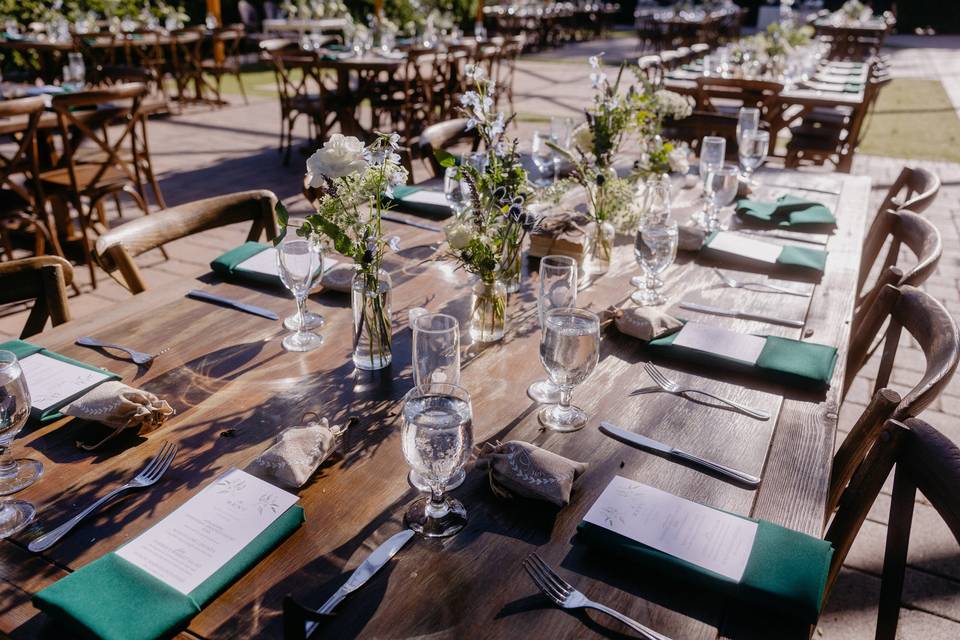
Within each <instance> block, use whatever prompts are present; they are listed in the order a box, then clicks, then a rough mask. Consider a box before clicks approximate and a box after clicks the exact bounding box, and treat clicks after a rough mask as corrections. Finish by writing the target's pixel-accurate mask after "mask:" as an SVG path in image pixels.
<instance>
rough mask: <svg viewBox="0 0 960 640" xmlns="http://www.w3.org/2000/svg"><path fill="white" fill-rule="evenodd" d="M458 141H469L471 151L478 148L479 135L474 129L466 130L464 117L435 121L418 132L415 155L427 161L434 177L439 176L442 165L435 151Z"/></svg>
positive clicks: (441, 171) (449, 146) (441, 174)
mask: <svg viewBox="0 0 960 640" xmlns="http://www.w3.org/2000/svg"><path fill="white" fill-rule="evenodd" d="M460 143H469V145H470V150H471V151H476V150H477V149H479V148H480V136H479V135H478V134H477V131H476V129H471V130H470V131H467V120H466V118H455V119H453V120H447V121H446V122H437V123H436V124H432V125H430V126H429V127H427V128H426V129H424V130H423V131H422V132H421V133H420V138H419V139H418V141H417V147H416V148H417V154H416V155H417V157H418V158H422V159H423V160H424V161H425V162H426V163H427V166H428V167H429V168H430V171H431V173H432V174H433V177H434V178H440V177H443V174H444V167H443V166H441V165H440V161H439V160H437V157H436V153H435V152H436V151H438V150H440V149H449V148H451V147H453V146H455V145H457V144H460Z"/></svg>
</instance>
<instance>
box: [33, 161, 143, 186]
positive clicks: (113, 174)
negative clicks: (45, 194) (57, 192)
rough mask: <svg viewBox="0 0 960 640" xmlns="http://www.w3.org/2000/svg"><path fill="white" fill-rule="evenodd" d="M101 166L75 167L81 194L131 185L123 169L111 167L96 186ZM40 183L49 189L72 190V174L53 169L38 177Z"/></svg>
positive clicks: (83, 165) (82, 165) (65, 170)
mask: <svg viewBox="0 0 960 640" xmlns="http://www.w3.org/2000/svg"><path fill="white" fill-rule="evenodd" d="M100 167H101V165H99V164H79V165H77V166H76V167H75V169H76V171H75V173H76V176H77V187H78V188H79V189H80V191H81V192H86V191H88V190H91V189H93V190H96V191H104V190H111V189H116V188H120V187H123V186H125V185H127V184H131V180H130V176H128V175H127V174H126V172H124V171H123V170H122V169H118V168H117V167H109V168H107V170H106V171H104V173H103V175H102V176H101V177H100V178H99V179H98V180H97V182H96V184H92V181H93V180H94V178H95V177H96V175H97V172H98V171H99V170H100ZM38 177H39V178H40V182H42V183H43V184H44V185H45V186H47V187H52V188H55V189H71V188H72V185H71V183H70V173H69V171H68V170H67V169H53V170H51V171H44V172H41V173H40V175H39V176H38Z"/></svg>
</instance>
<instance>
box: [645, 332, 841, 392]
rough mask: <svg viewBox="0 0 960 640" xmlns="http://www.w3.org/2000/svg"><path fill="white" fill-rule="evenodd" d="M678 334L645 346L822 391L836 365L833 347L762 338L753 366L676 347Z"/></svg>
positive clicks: (678, 356) (778, 338) (695, 360)
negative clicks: (762, 342)
mask: <svg viewBox="0 0 960 640" xmlns="http://www.w3.org/2000/svg"><path fill="white" fill-rule="evenodd" d="M677 335H679V332H676V333H672V334H670V335H668V336H663V337H662V338H655V339H653V340H651V341H650V342H648V343H647V346H648V347H649V348H651V349H653V350H654V351H656V352H660V353H664V354H667V355H671V356H675V357H677V358H680V359H683V360H689V361H692V362H695V363H698V364H703V365H706V366H721V367H726V368H728V369H735V370H741V371H747V372H750V373H755V374H757V375H758V376H762V377H764V378H772V379H774V380H777V381H778V382H782V383H784V384H788V385H793V386H798V387H805V388H813V389H823V388H826V387H829V386H830V380H831V378H833V368H834V367H835V366H836V364H837V350H836V348H834V347H830V346H827V345H825V344H817V343H815V342H803V341H801V340H792V339H790V338H780V337H778V336H764V340H765V344H764V345H763V349H762V350H761V351H760V356H759V357H758V358H757V363H756V364H755V365H747V364H744V362H742V361H740V360H734V359H731V358H726V357H724V356H719V355H717V354H714V353H707V352H705V351H699V350H696V349H688V348H686V347H681V346H675V345H674V344H673V341H674V340H676V339H677Z"/></svg>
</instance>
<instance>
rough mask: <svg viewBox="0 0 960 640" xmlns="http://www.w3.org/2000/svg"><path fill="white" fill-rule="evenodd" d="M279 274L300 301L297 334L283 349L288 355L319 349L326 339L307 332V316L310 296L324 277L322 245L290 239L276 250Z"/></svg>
mask: <svg viewBox="0 0 960 640" xmlns="http://www.w3.org/2000/svg"><path fill="white" fill-rule="evenodd" d="M277 270H278V271H279V273H280V281H281V282H283V285H284V286H285V287H286V288H287V289H289V290H290V292H291V293H293V296H294V298H296V300H297V321H296V325H295V332H294V333H292V334H290V335H288V336H287V337H285V338H284V339H283V348H284V349H286V350H287V351H310V350H311V349H316V348H317V347H319V346H320V345H321V344H323V337H322V336H320V335H318V334H316V333H313V332H311V331H309V330H308V329H307V322H306V319H305V317H304V315H305V312H306V301H307V295H309V293H310V289H312V288H313V285H314V283H315V282H316V281H317V279H318V278H319V277H320V276H321V275H322V274H323V250H322V248H321V246H320V243H318V242H315V241H313V240H307V239H304V238H300V237H298V236H293V237H290V236H287V238H285V239H284V240H283V242H281V243H280V246H279V247H277ZM321 323H322V319H321Z"/></svg>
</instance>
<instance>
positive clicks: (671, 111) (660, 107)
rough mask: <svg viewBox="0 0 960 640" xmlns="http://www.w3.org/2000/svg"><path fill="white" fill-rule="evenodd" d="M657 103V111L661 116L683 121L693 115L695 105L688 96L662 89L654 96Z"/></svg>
mask: <svg viewBox="0 0 960 640" xmlns="http://www.w3.org/2000/svg"><path fill="white" fill-rule="evenodd" d="M653 95H654V99H655V100H656V102H657V111H658V112H659V113H660V115H661V116H666V117H670V118H673V119H675V120H682V119H683V118H686V117H688V116H689V115H690V114H691V113H693V105H692V104H691V101H690V98H689V97H688V96H682V95H680V94H679V93H675V92H673V91H667V90H666V89H660V90H658V91H657V92H656V93H654V94H653Z"/></svg>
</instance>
